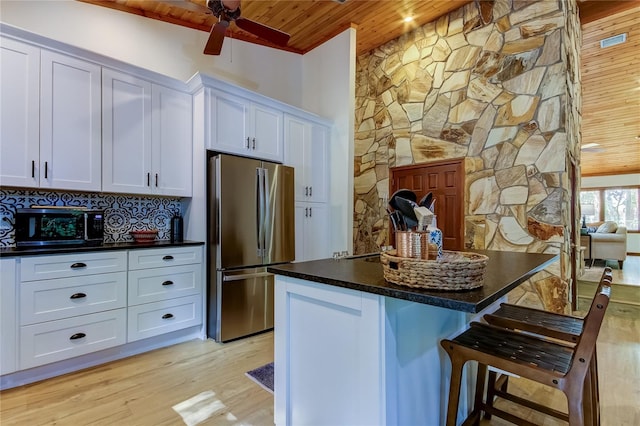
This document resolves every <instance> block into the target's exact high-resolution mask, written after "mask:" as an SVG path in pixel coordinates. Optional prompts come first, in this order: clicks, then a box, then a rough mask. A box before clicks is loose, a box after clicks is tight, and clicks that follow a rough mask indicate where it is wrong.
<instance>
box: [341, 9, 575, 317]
mask: <svg viewBox="0 0 640 426" xmlns="http://www.w3.org/2000/svg"><path fill="white" fill-rule="evenodd" d="M579 48H580V27H579V21H578V15H577V8H576V4H575V1H574V0H571V1H538V2H531V1H518V0H496V1H494V2H486V1H483V2H472V3H469V4H468V5H466V6H464V7H463V8H461V9H459V10H457V11H454V12H452V13H450V14H448V15H445V16H443V17H441V18H440V19H438V20H437V21H436V22H432V23H430V24H427V25H425V26H423V27H420V28H417V29H416V30H414V31H413V32H411V33H409V34H406V35H405V36H403V37H401V38H399V39H396V40H394V41H392V42H390V43H387V44H385V45H383V46H381V47H379V48H377V49H375V50H373V51H371V52H369V53H368V54H365V55H362V56H360V57H359V58H357V79H356V129H355V130H356V133H355V164H354V166H355V168H354V173H355V179H354V186H355V194H354V195H355V196H354V200H355V206H354V251H355V252H356V253H364V252H370V251H373V250H376V249H377V248H378V247H380V246H383V245H387V244H389V242H388V241H387V236H388V229H387V227H388V223H387V220H386V214H385V208H386V203H387V199H388V196H389V194H388V188H389V181H388V179H389V168H390V167H396V166H403V165H411V164H419V163H428V162H431V161H437V160H444V159H452V158H463V157H464V158H465V169H466V176H465V192H466V193H465V204H466V207H465V209H466V210H465V245H466V247H468V248H480V249H482V248H486V249H491V250H510V251H527V252H552V253H561V254H562V260H561V265H562V267H561V270H560V271H558V274H557V275H559V276H566V274H567V271H568V270H569V268H568V265H569V261H568V259H569V257H568V253H569V251H568V250H569V249H568V247H570V244H569V236H568V232H566V230H567V229H569V221H570V216H569V213H568V212H570V209H569V207H570V205H571V203H572V202H573V200H570V196H569V194H570V193H571V192H570V190H569V189H570V188H569V187H570V185H571V183H570V182H569V181H568V179H567V169H568V166H569V162H568V161H567V159H568V158H572V157H574V158H579V151H578V150H579V137H580V133H579V111H580V105H579V96H580V76H579V70H578V67H579V63H580V61H579ZM574 161H575V160H574ZM540 281H541V284H540V285H541V286H543V287H545V288H541V289H539V291H538V293H540V292H544V293H553V294H555V295H556V296H554V297H553V298H552V299H553V300H556V299H557V300H556V302H552V301H546V302H545V303H551V304H552V305H558V304H560V303H562V304H563V305H564V304H565V303H566V283H563V281H562V280H561V279H560V278H558V277H557V276H552V274H547V275H546V276H545V278H543V279H542V280H540ZM547 287H548V288H547ZM560 299H564V300H562V302H560ZM545 306H547V305H545ZM554 310H561V309H560V307H559V306H557V307H556V308H555V309H554Z"/></svg>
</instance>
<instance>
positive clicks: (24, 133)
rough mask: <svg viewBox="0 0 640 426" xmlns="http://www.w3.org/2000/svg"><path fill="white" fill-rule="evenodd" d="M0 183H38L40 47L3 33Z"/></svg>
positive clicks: (0, 40) (0, 44)
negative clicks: (10, 37) (4, 35)
mask: <svg viewBox="0 0 640 426" xmlns="http://www.w3.org/2000/svg"><path fill="white" fill-rule="evenodd" d="M0 87H2V89H1V90H0V123H2V125H1V126H0V185H2V186H5V185H6V186H23V187H37V186H38V183H39V182H38V181H39V179H38V178H39V173H38V170H39V168H40V154H39V147H40V132H39V129H40V118H39V114H40V49H39V48H37V47H34V46H31V45H28V44H24V43H20V42H18V41H15V40H11V39H7V38H4V37H0Z"/></svg>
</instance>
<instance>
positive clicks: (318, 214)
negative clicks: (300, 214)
mask: <svg viewBox="0 0 640 426" xmlns="http://www.w3.org/2000/svg"><path fill="white" fill-rule="evenodd" d="M308 206H309V207H308V213H307V214H308V217H307V223H306V226H305V231H304V232H305V237H304V239H305V257H306V259H307V260H314V259H326V258H328V257H330V256H331V253H330V252H329V207H328V205H327V204H324V203H309V204H308Z"/></svg>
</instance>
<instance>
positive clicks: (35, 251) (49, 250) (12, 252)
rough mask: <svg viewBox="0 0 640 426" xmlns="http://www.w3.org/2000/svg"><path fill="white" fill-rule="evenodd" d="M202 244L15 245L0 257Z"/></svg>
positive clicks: (196, 243) (5, 250) (157, 242)
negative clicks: (17, 246)
mask: <svg viewBox="0 0 640 426" xmlns="http://www.w3.org/2000/svg"><path fill="white" fill-rule="evenodd" d="M201 245H204V242H202V241H183V242H180V243H172V242H170V241H165V240H160V241H154V242H152V243H136V242H128V243H111V244H102V245H99V246H75V247H37V248H36V247H33V248H31V247H30V248H16V247H3V248H0V257H15V256H34V255H49V254H64V253H88V252H92V251H104V250H137V249H148V248H166V247H183V246H201Z"/></svg>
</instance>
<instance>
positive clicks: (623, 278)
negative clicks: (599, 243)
mask: <svg viewBox="0 0 640 426" xmlns="http://www.w3.org/2000/svg"><path fill="white" fill-rule="evenodd" d="M612 265H614V266H615V265H616V263H615V262H613V263H612ZM602 270H603V268H602V261H599V262H598V263H596V266H594V267H592V268H590V267H586V268H585V269H584V274H583V275H581V276H579V277H578V279H579V280H584V281H599V280H600V275H602ZM611 272H612V273H613V282H614V283H617V284H626V285H636V286H640V256H627V260H625V261H624V265H623V268H622V269H617V268H615V269H612V271H611Z"/></svg>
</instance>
